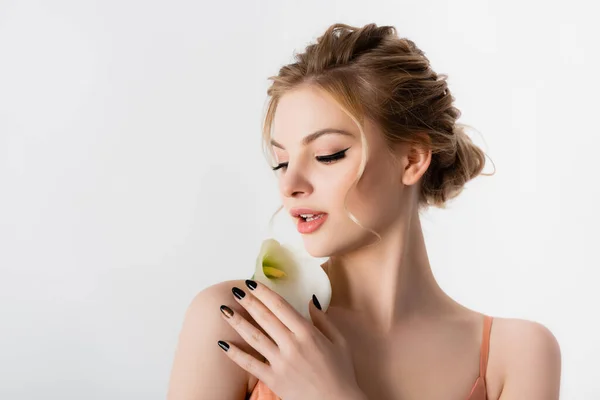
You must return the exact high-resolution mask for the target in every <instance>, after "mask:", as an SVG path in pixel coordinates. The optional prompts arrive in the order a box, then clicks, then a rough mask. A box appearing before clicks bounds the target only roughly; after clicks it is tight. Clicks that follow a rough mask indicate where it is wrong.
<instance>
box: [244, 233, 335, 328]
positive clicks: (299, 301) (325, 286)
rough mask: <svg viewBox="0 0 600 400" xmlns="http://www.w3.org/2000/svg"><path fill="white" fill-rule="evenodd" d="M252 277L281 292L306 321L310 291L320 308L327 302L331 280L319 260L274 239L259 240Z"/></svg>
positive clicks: (324, 309)
mask: <svg viewBox="0 0 600 400" xmlns="http://www.w3.org/2000/svg"><path fill="white" fill-rule="evenodd" d="M252 279H254V280H255V281H257V282H260V283H262V284H264V285H265V286H267V287H268V288H270V289H271V290H273V291H274V292H276V293H278V294H279V295H281V296H282V297H283V298H285V299H286V300H287V302H288V303H290V304H291V305H292V307H294V309H296V311H298V312H299V313H300V314H301V315H302V316H303V317H304V318H306V319H307V320H309V321H310V314H309V311H308V310H309V308H308V307H309V301H310V300H311V299H312V295H313V294H314V295H315V296H317V299H318V300H319V303H320V304H321V308H322V309H323V311H326V310H327V308H328V307H329V303H330V301H331V283H330V281H329V277H328V276H327V274H326V273H325V271H324V270H323V268H322V267H321V263H320V262H319V260H318V259H317V258H314V257H311V256H310V255H309V254H308V253H302V252H300V251H299V250H298V249H294V248H293V247H291V246H286V245H282V244H281V243H279V242H278V241H277V240H275V239H266V240H264V241H263V243H262V245H261V248H260V252H259V254H258V257H257V259H256V269H255V271H254V275H253V277H252Z"/></svg>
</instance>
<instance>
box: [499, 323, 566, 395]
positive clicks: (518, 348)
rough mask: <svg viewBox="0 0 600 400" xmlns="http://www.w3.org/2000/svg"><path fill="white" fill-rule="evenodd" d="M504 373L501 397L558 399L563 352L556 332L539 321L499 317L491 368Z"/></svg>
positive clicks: (502, 374)
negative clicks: (555, 334)
mask: <svg viewBox="0 0 600 400" xmlns="http://www.w3.org/2000/svg"><path fill="white" fill-rule="evenodd" d="M492 363H493V364H494V369H495V370H496V371H497V372H498V373H499V375H500V376H501V379H500V381H501V382H502V385H501V390H500V392H501V394H500V396H499V399H500V400H510V399H513V398H527V399H532V400H535V399H558V396H559V390H560V374H561V352H560V345H559V343H558V340H557V339H556V337H555V336H554V334H553V333H552V332H551V331H550V329H548V328H547V327H546V326H544V325H543V324H541V323H539V322H535V321H529V320H524V319H518V318H500V317H495V318H494V322H493V325H492V334H491V339H490V367H491V366H492Z"/></svg>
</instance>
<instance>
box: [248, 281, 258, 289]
mask: <svg viewBox="0 0 600 400" xmlns="http://www.w3.org/2000/svg"><path fill="white" fill-rule="evenodd" d="M246 286H248V287H249V288H250V290H254V289H256V282H254V281H253V280H252V279H246Z"/></svg>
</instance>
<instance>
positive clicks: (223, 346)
mask: <svg viewBox="0 0 600 400" xmlns="http://www.w3.org/2000/svg"><path fill="white" fill-rule="evenodd" d="M217 343H218V344H219V347H220V348H222V349H223V350H224V351H227V350H229V344H228V343H227V342H224V341H222V340H219V341H218V342H217Z"/></svg>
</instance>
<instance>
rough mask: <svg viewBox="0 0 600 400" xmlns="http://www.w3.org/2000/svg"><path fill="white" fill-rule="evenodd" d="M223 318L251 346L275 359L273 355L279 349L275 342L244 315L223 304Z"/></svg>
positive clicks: (265, 355) (269, 358) (266, 356)
mask: <svg viewBox="0 0 600 400" xmlns="http://www.w3.org/2000/svg"><path fill="white" fill-rule="evenodd" d="M221 314H222V315H223V318H224V319H225V320H226V321H227V322H228V323H229V325H231V327H232V328H233V329H235V330H236V331H237V333H239V335H240V336H241V337H242V339H244V340H245V341H246V342H247V343H248V344H249V345H250V346H252V347H253V348H254V349H255V350H256V351H258V352H259V353H260V354H262V355H263V356H264V357H265V358H266V359H268V360H273V357H274V356H275V355H276V354H277V352H278V351H279V350H278V348H277V346H276V345H275V343H273V341H272V340H271V339H269V338H268V337H267V336H266V335H265V334H264V333H262V332H261V331H260V329H258V328H257V327H255V326H254V325H252V324H251V323H250V322H248V321H247V320H246V319H245V318H244V317H242V316H241V315H240V314H238V313H234V312H233V310H232V309H231V308H229V307H227V306H226V305H222V306H221Z"/></svg>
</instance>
